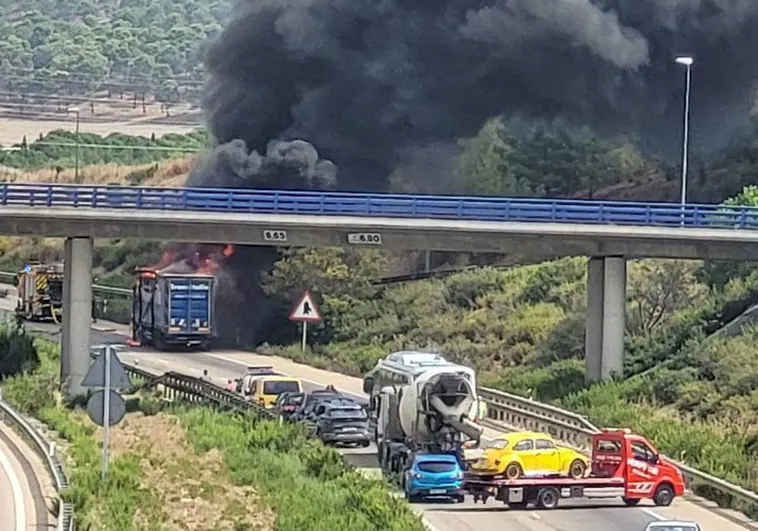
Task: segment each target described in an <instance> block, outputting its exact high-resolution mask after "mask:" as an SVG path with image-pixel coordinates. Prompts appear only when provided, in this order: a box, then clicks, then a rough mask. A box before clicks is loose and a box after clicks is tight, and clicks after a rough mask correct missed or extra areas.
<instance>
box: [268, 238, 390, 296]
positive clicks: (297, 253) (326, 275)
mask: <svg viewBox="0 0 758 531" xmlns="http://www.w3.org/2000/svg"><path fill="white" fill-rule="evenodd" d="M388 267H389V262H388V260H387V258H386V256H385V255H383V254H382V253H380V252H378V251H370V250H366V251H352V250H346V249H342V248H336V247H329V248H325V249H288V250H286V251H283V252H282V257H281V259H280V260H279V261H277V262H276V265H275V266H274V269H273V271H271V273H268V274H265V275H264V278H263V289H264V291H265V292H266V293H267V294H268V295H271V296H276V297H277V298H279V299H283V300H285V301H291V303H294V301H296V300H297V299H298V297H300V295H302V293H303V291H304V290H306V289H307V290H310V291H313V292H315V293H320V294H323V295H328V296H330V297H339V296H343V295H347V294H349V295H351V296H352V297H356V298H362V297H370V295H371V294H373V293H375V291H376V290H375V288H372V286H371V280H373V279H375V278H377V277H380V276H382V275H384V274H386V272H387V268H388Z"/></svg>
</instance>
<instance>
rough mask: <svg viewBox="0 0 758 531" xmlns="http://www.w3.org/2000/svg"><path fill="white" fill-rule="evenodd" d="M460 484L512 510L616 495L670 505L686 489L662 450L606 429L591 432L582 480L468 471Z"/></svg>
mask: <svg viewBox="0 0 758 531" xmlns="http://www.w3.org/2000/svg"><path fill="white" fill-rule="evenodd" d="M464 488H465V489H466V490H467V491H468V492H469V493H470V494H472V495H473V496H474V502H477V501H482V502H484V503H486V502H487V499H488V498H490V497H493V498H494V499H495V500H498V501H502V502H504V503H505V504H506V505H508V507H509V508H512V509H526V508H527V507H528V506H529V505H530V504H533V505H534V506H535V507H537V508H540V509H553V508H555V507H557V506H558V503H559V501H560V500H561V498H609V497H620V498H621V499H622V500H623V501H624V503H625V504H626V505H630V506H632V505H637V504H638V503H639V502H640V500H643V499H652V500H653V502H654V503H655V504H656V505H659V506H667V505H670V504H671V502H672V501H673V500H674V498H675V497H676V496H681V495H682V494H683V493H684V489H685V483H684V478H683V477H682V472H681V471H680V470H679V467H677V466H676V465H675V464H674V463H673V462H671V461H669V460H668V459H666V458H665V457H663V456H662V455H660V454H659V453H658V452H657V451H656V450H655V448H654V447H653V445H652V444H650V441H648V440H647V439H645V438H644V437H642V436H640V435H635V434H633V433H632V432H631V431H630V430H629V429H626V428H624V429H606V430H602V431H601V432H600V433H597V434H595V435H593V436H592V467H591V470H589V471H588V474H587V475H586V476H585V477H583V478H580V479H574V478H556V477H541V478H535V477H532V478H524V477H522V478H518V479H505V478H503V477H502V476H487V475H483V474H476V473H472V472H467V473H466V474H465V476H464Z"/></svg>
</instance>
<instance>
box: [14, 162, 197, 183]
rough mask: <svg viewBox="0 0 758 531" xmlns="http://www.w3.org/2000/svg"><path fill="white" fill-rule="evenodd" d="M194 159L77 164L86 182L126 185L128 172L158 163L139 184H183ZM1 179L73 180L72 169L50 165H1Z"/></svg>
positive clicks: (24, 180) (33, 180) (26, 180)
mask: <svg viewBox="0 0 758 531" xmlns="http://www.w3.org/2000/svg"><path fill="white" fill-rule="evenodd" d="M196 160H197V158H196V156H187V157H179V158H175V159H168V160H164V161H161V162H153V163H149V162H145V163H143V164H137V165H134V166H124V165H120V164H94V165H90V166H84V167H82V168H80V169H79V175H80V178H81V182H82V183H86V184H102V185H107V184H113V183H119V184H124V185H126V184H128V180H127V177H128V176H129V174H130V173H131V172H133V171H135V170H141V169H142V170H144V169H145V168H148V167H150V166H152V165H157V166H158V169H157V170H156V171H155V173H154V174H153V175H152V177H148V178H146V179H145V180H144V181H142V183H141V184H142V185H144V186H159V187H179V186H182V185H183V184H184V181H185V180H186V179H187V175H188V174H189V172H190V170H191V169H192V168H193V167H194V165H195V161H196ZM0 180H1V181H8V182H17V183H54V182H58V183H73V182H74V169H73V168H68V169H66V170H63V171H62V172H61V173H56V171H55V170H54V169H51V168H43V169H40V170H36V171H28V170H18V169H15V168H8V167H7V166H0Z"/></svg>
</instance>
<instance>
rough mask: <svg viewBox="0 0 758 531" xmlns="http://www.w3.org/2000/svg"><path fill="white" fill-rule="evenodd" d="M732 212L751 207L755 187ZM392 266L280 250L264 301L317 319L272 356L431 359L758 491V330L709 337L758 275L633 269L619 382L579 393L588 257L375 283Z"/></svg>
mask: <svg viewBox="0 0 758 531" xmlns="http://www.w3.org/2000/svg"><path fill="white" fill-rule="evenodd" d="M731 202H733V203H740V204H758V188H755V187H752V188H747V189H745V191H744V192H743V193H742V194H740V195H739V196H737V197H735V198H734V199H733V200H732V201H731ZM316 264H319V265H322V266H323V267H321V268H318V267H315V266H316ZM387 266H388V264H387V257H386V256H384V255H382V254H380V253H379V252H376V251H366V252H361V253H352V252H348V251H345V250H339V249H329V250H313V249H304V250H292V251H286V252H284V254H283V257H282V259H281V260H280V261H279V262H278V263H277V264H276V266H275V268H274V270H273V272H272V273H271V274H270V275H268V276H267V277H266V279H265V287H266V290H267V292H268V293H271V294H279V295H281V296H282V297H284V298H286V299H288V300H290V301H294V300H296V299H297V296H298V295H299V294H300V293H301V292H302V290H303V289H306V288H307V289H309V290H311V292H312V293H314V294H318V296H319V302H320V304H321V310H322V313H323V315H324V318H325V321H324V322H323V323H322V324H321V325H319V326H317V327H309V331H310V333H311V336H310V338H309V345H310V349H309V350H308V351H307V352H306V353H301V352H300V347H299V342H298V340H297V330H296V329H295V327H293V326H292V325H289V326H288V330H289V331H290V334H291V341H292V346H289V347H288V346H284V347H269V349H268V351H269V352H271V353H276V354H283V355H285V356H288V357H290V358H292V359H295V360H297V361H301V362H305V363H308V364H312V365H316V366H319V367H323V368H328V369H332V370H337V371H340V372H343V373H346V374H350V375H353V376H363V375H364V374H365V373H366V372H367V371H368V370H369V369H370V368H372V367H373V365H374V364H375V362H376V360H377V359H379V358H380V357H383V356H385V355H386V354H387V353H389V352H392V351H395V350H399V349H403V348H429V347H431V348H438V349H439V350H440V351H441V352H442V353H444V355H445V356H447V357H449V358H451V359H453V360H455V361H458V362H461V363H465V364H469V365H471V366H473V367H475V368H476V369H477V371H478V374H479V378H480V383H481V384H482V385H484V386H489V387H494V388H497V389H501V390H504V391H508V392H512V393H517V394H520V395H523V396H529V397H532V398H534V399H536V400H540V401H547V402H552V403H555V404H557V405H560V406H562V407H565V408H567V409H569V410H572V411H576V412H578V413H583V414H586V415H588V416H589V418H590V419H591V420H592V421H593V422H595V423H596V424H597V425H600V426H628V427H631V428H632V429H635V430H638V431H639V432H641V433H644V434H645V435H646V436H648V437H650V438H651V440H653V441H654V442H655V444H656V445H658V447H659V448H660V449H661V451H663V452H664V453H666V454H667V455H670V456H672V457H674V458H679V459H681V460H683V461H685V462H687V463H688V464H690V465H692V466H694V467H697V468H699V469H701V470H704V471H706V472H709V473H712V474H714V475H716V476H718V477H722V478H725V479H727V480H729V481H733V482H735V483H738V484H741V485H743V486H746V487H749V488H751V489H753V490H756V489H758V391H756V389H757V388H758V349H757V348H756V346H755V345H756V341H757V340H758V327H756V326H747V327H746V328H745V329H744V330H743V331H742V334H741V335H733V336H732V335H726V334H715V333H716V332H717V331H719V330H720V329H721V328H722V327H723V326H724V325H726V324H727V323H729V322H730V321H732V320H733V319H734V318H735V317H737V316H738V315H740V314H741V313H742V312H743V311H744V310H746V309H747V308H748V307H750V306H751V305H753V304H756V303H758V268H756V267H753V266H751V265H750V264H733V263H728V262H713V263H709V262H701V261H694V260H693V261H683V260H637V261H630V263H629V273H628V300H627V336H626V352H627V356H626V361H625V379H624V380H622V381H616V382H611V383H605V384H597V385H593V386H591V387H589V388H587V387H585V383H584V360H583V357H584V346H583V345H584V322H585V315H586V270H587V259H585V258H564V259H560V260H554V261H550V262H546V263H544V264H540V265H530V266H522V267H510V268H494V267H484V268H479V269H477V270H472V271H467V272H462V273H459V274H454V275H451V276H449V277H445V278H441V279H431V280H423V281H415V282H408V283H401V284H397V285H388V286H375V285H372V284H371V282H370V281H371V279H372V278H374V277H375V276H377V270H378V269H381V268H382V267H387ZM282 309H283V310H284V308H282ZM286 309H289V308H286ZM281 322H282V323H286V314H285V313H283V314H282V316H281ZM733 333H734V334H739V330H737V331H734V332H733ZM284 343H285V344H286V342H284Z"/></svg>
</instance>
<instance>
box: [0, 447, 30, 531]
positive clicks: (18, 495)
mask: <svg viewBox="0 0 758 531" xmlns="http://www.w3.org/2000/svg"><path fill="white" fill-rule="evenodd" d="M21 485H22V483H21V479H20V478H19V476H18V472H17V471H16V467H15V466H14V464H13V454H12V453H11V451H10V448H8V446H6V445H5V444H4V443H3V441H1V440H0V514H1V515H3V519H2V521H3V524H2V526H1V527H0V528H1V529H2V530H3V531H5V530H8V531H14V530H15V531H24V530H25V529H26V514H27V509H26V502H25V500H24V495H23V490H22V487H21ZM6 515H7V516H6Z"/></svg>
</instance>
